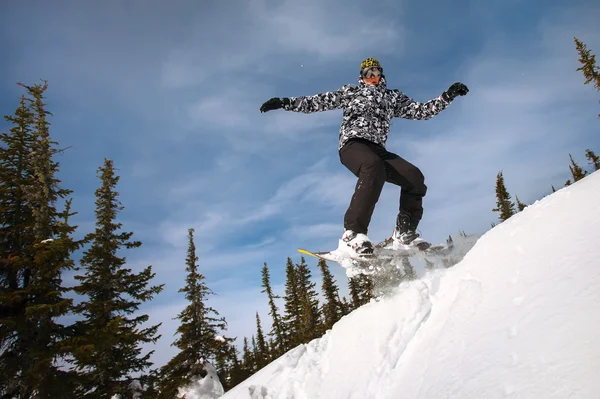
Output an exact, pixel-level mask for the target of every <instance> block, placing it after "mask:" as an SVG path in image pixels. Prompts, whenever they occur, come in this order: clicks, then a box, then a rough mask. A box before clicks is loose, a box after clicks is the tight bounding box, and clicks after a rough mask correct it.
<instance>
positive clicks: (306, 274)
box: [296, 257, 323, 343]
mask: <svg viewBox="0 0 600 399" xmlns="http://www.w3.org/2000/svg"><path fill="white" fill-rule="evenodd" d="M296 274H297V282H298V283H297V284H298V293H299V296H300V306H301V317H300V342H302V343H308V342H310V341H311V340H312V339H313V338H317V337H319V336H321V334H322V333H323V325H322V323H321V314H320V312H319V299H318V295H317V292H316V291H315V286H316V284H315V283H313V282H312V281H311V277H312V276H311V272H310V268H309V267H308V265H307V264H306V261H305V260H304V257H301V260H300V263H298V264H296Z"/></svg>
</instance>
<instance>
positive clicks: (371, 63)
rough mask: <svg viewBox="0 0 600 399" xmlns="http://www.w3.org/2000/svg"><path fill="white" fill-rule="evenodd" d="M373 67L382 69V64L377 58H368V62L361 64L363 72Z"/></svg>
mask: <svg viewBox="0 0 600 399" xmlns="http://www.w3.org/2000/svg"><path fill="white" fill-rule="evenodd" d="M372 66H376V67H379V68H381V64H380V63H379V61H377V60H376V59H375V58H367V59H366V60H364V61H363V62H361V63H360V71H361V72H362V70H363V69H365V68H368V67H372Z"/></svg>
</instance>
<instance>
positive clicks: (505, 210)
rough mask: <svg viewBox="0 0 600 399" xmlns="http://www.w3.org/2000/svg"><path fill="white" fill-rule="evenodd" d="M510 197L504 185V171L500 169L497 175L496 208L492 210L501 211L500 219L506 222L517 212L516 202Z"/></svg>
mask: <svg viewBox="0 0 600 399" xmlns="http://www.w3.org/2000/svg"><path fill="white" fill-rule="evenodd" d="M510 198H511V197H510V194H509V193H508V191H507V190H506V186H505V185H504V177H503V176H502V171H500V172H499V173H498V176H497V177H496V208H494V209H492V211H494V212H499V214H500V215H499V216H498V219H500V221H501V222H504V221H505V220H507V219H508V218H509V217H511V216H512V215H514V214H515V213H516V211H515V204H513V203H512V201H511V200H510Z"/></svg>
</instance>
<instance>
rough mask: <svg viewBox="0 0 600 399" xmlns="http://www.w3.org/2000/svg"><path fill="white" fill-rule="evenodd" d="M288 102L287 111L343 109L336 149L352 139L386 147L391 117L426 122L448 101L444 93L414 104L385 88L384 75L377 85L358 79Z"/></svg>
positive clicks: (396, 91) (401, 95) (399, 93)
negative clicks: (361, 139) (330, 89)
mask: <svg viewBox="0 0 600 399" xmlns="http://www.w3.org/2000/svg"><path fill="white" fill-rule="evenodd" d="M289 99H290V100H291V103H290V104H284V106H283V108H284V109H285V110H287V111H294V112H303V113H306V114H309V113H312V112H320V111H329V110H333V109H340V108H343V110H344V117H343V120H342V124H341V126H340V142H339V149H341V148H342V147H343V146H344V144H346V142H347V141H348V140H350V139H352V138H363V139H367V140H369V141H372V142H374V143H376V144H379V145H380V146H382V147H384V148H385V144H386V141H387V136H388V133H389V131H390V121H391V119H392V118H394V117H397V118H405V119H429V118H431V117H432V116H435V115H437V114H439V113H440V112H442V111H443V110H444V109H445V108H446V107H447V106H448V104H450V102H451V100H449V99H448V97H447V96H445V95H444V93H442V95H440V96H439V97H437V98H434V99H432V100H430V101H427V102H426V103H420V102H417V101H414V100H413V99H411V98H409V97H408V96H406V95H405V94H404V93H402V92H401V91H400V90H391V89H388V88H387V87H386V82H385V76H382V77H381V80H380V82H379V85H377V86H373V85H368V84H366V83H365V82H364V81H363V80H362V79H361V78H359V79H358V85H351V84H347V85H344V86H342V87H341V88H340V89H338V90H336V91H331V92H326V93H321V94H316V95H313V96H302V97H289Z"/></svg>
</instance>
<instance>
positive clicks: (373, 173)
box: [340, 139, 427, 234]
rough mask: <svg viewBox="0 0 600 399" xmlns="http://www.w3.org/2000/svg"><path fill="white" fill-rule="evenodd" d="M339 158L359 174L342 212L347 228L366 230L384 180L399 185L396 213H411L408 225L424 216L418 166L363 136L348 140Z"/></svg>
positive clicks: (420, 176) (421, 177) (422, 182)
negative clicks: (345, 209) (398, 204)
mask: <svg viewBox="0 0 600 399" xmlns="http://www.w3.org/2000/svg"><path fill="white" fill-rule="evenodd" d="M340 161H341V162H342V164H343V165H344V166H345V167H346V168H348V169H349V170H350V171H351V172H352V173H354V175H356V176H357V177H358V181H357V182H356V188H355V190H354V195H353V196H352V200H351V201H350V206H349V207H348V210H347V211H346V214H345V216H344V228H345V229H346V230H352V231H354V232H356V233H363V234H367V231H368V229H369V223H370V222H371V216H372V215H373V211H374V210H375V204H376V203H377V201H378V200H379V196H380V194H381V191H382V189H383V185H384V183H385V182H388V183H392V184H395V185H397V186H400V187H401V190H400V208H399V214H400V213H403V214H408V215H410V220H411V225H413V226H417V225H418V223H419V221H420V220H421V217H422V216H423V197H424V196H425V194H426V192H427V186H425V177H424V176H423V173H421V171H420V170H419V168H417V167H416V166H414V165H413V164H411V163H410V162H408V161H406V160H404V159H402V158H400V157H399V156H398V155H396V154H393V153H391V152H388V151H387V150H386V149H385V148H383V147H382V146H380V145H378V144H375V143H373V142H371V141H368V140H364V139H351V140H350V141H348V142H347V143H346V144H345V145H344V146H343V147H342V148H341V149H340Z"/></svg>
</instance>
